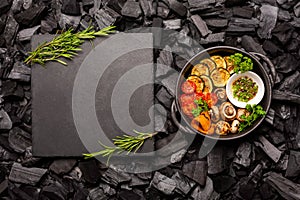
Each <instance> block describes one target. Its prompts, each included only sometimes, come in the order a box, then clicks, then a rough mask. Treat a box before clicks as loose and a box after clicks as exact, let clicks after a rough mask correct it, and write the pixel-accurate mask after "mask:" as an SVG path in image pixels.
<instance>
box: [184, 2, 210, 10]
mask: <svg viewBox="0 0 300 200" xmlns="http://www.w3.org/2000/svg"><path fill="white" fill-rule="evenodd" d="M188 3H189V7H190V8H200V9H205V8H207V6H208V5H210V4H214V3H216V0H188Z"/></svg>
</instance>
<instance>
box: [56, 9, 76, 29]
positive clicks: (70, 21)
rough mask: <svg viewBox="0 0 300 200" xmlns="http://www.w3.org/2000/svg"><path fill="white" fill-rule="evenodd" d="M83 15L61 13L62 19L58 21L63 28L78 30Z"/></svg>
mask: <svg viewBox="0 0 300 200" xmlns="http://www.w3.org/2000/svg"><path fill="white" fill-rule="evenodd" d="M80 19H81V16H71V15H66V14H63V13H62V14H61V15H60V19H59V21H58V24H59V26H60V27H61V28H62V29H65V30H66V29H69V28H72V29H73V30H76V29H77V27H78V25H79V23H80Z"/></svg>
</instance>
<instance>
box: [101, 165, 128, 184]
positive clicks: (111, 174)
mask: <svg viewBox="0 0 300 200" xmlns="http://www.w3.org/2000/svg"><path fill="white" fill-rule="evenodd" d="M101 180H102V181H104V182H106V183H107V184H109V185H112V186H114V187H117V186H118V185H120V184H122V183H126V182H130V181H131V177H130V175H128V174H127V173H125V172H121V171H120V172H118V171H116V170H114V169H112V168H108V169H107V170H106V171H105V173H104V174H103V175H102V178H101Z"/></svg>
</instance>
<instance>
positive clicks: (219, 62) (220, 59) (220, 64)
mask: <svg viewBox="0 0 300 200" xmlns="http://www.w3.org/2000/svg"><path fill="white" fill-rule="evenodd" d="M210 58H211V59H212V60H213V61H214V62H215V63H216V66H217V68H224V69H226V68H227V67H226V62H225V60H224V58H223V57H222V56H212V57H210Z"/></svg>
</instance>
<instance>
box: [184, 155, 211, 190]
mask: <svg viewBox="0 0 300 200" xmlns="http://www.w3.org/2000/svg"><path fill="white" fill-rule="evenodd" d="M207 168H208V167H207V161H204V160H203V161H202V160H197V161H191V162H189V163H185V164H184V166H183V169H182V172H183V174H184V175H185V176H187V177H189V178H190V179H192V180H194V181H195V182H197V183H198V184H199V185H201V186H204V185H205V183H206V179H207Z"/></svg>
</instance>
